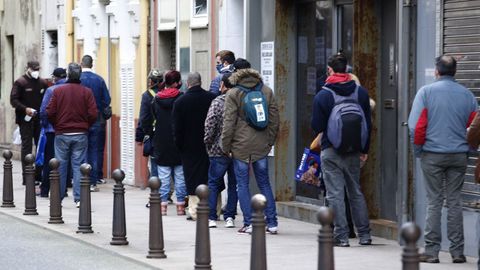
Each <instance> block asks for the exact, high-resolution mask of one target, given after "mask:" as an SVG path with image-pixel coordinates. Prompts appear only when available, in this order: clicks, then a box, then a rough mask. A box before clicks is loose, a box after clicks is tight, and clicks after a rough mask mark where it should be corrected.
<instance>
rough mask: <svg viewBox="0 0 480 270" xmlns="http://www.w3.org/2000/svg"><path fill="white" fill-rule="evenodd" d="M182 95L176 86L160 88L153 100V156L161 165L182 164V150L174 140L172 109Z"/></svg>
mask: <svg viewBox="0 0 480 270" xmlns="http://www.w3.org/2000/svg"><path fill="white" fill-rule="evenodd" d="M181 95H182V93H181V92H180V91H178V89H176V88H165V89H163V90H160V91H159V92H158V93H157V95H156V96H155V99H154V102H153V114H154V117H155V120H156V121H155V133H154V137H153V149H154V150H153V156H154V157H155V161H156V163H157V165H159V166H179V165H181V164H182V162H181V159H180V152H179V151H178V149H177V147H176V145H175V142H174V140H173V129H172V110H173V104H174V102H175V101H176V100H177V98H179V97H180V96H181Z"/></svg>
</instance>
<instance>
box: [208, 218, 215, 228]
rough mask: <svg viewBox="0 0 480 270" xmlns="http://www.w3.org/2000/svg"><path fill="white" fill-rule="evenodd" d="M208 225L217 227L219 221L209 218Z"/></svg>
mask: <svg viewBox="0 0 480 270" xmlns="http://www.w3.org/2000/svg"><path fill="white" fill-rule="evenodd" d="M208 227H209V228H216V227H217V222H216V221H215V220H211V219H209V220H208Z"/></svg>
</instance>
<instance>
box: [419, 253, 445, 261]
mask: <svg viewBox="0 0 480 270" xmlns="http://www.w3.org/2000/svg"><path fill="white" fill-rule="evenodd" d="M420 262H424V263H440V260H439V259H438V257H436V256H433V255H428V254H425V253H422V254H420Z"/></svg>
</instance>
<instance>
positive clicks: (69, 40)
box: [65, 0, 75, 63]
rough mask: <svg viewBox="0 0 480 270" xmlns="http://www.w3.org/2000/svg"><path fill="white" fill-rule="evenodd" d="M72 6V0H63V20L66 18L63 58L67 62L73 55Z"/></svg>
mask: <svg viewBox="0 0 480 270" xmlns="http://www.w3.org/2000/svg"><path fill="white" fill-rule="evenodd" d="M73 8H74V5H73V0H66V1H65V20H66V27H65V31H66V33H65V39H66V40H65V53H66V54H67V55H66V56H65V60H66V61H67V63H71V62H73V56H74V53H75V52H74V48H73V39H74V35H73V29H74V28H73V17H72V10H73Z"/></svg>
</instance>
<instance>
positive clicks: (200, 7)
mask: <svg viewBox="0 0 480 270" xmlns="http://www.w3.org/2000/svg"><path fill="white" fill-rule="evenodd" d="M191 1H192V18H191V20H190V27H191V28H204V27H207V26H208V2H207V0H191Z"/></svg>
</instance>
